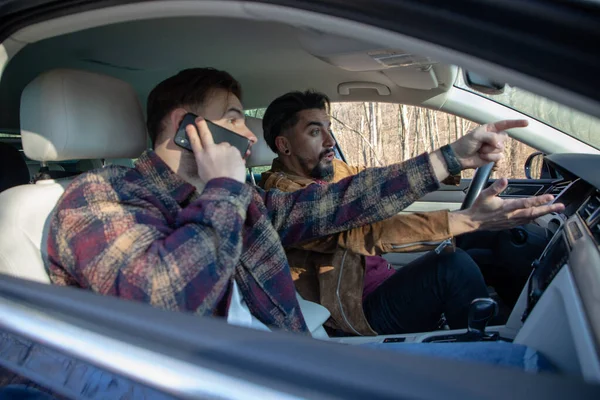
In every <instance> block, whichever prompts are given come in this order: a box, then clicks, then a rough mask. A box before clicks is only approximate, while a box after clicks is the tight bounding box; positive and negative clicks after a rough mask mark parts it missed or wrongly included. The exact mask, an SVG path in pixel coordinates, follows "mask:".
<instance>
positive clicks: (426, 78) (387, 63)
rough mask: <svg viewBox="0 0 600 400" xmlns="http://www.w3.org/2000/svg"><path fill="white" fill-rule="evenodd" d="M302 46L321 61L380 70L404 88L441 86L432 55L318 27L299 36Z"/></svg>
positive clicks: (342, 67) (365, 70)
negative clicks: (361, 39) (320, 30)
mask: <svg viewBox="0 0 600 400" xmlns="http://www.w3.org/2000/svg"><path fill="white" fill-rule="evenodd" d="M298 39H299V41H300V43H301V44H302V47H303V48H304V49H305V50H306V51H308V52H309V53H310V54H312V55H313V56H315V57H317V58H319V59H320V60H322V61H324V62H326V63H328V64H331V65H334V66H336V67H338V68H341V69H344V70H347V71H353V72H367V71H380V72H382V73H383V74H385V75H386V76H387V77H388V78H389V79H390V80H391V81H393V82H394V83H395V84H397V85H398V86H401V87H405V88H410V89H420V90H431V89H435V88H437V87H438V86H439V82H438V77H437V76H436V70H435V69H434V68H433V66H434V65H435V64H437V62H436V61H435V60H432V59H431V58H429V57H424V56H420V55H416V54H411V53H409V52H406V51H404V50H401V49H381V48H377V45H375V44H373V43H367V42H361V41H358V40H354V39H350V38H345V37H341V36H336V35H330V34H325V33H322V32H319V31H314V30H304V31H302V33H301V34H300V35H299V37H298Z"/></svg>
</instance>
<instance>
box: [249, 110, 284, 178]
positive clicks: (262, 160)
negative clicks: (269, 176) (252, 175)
mask: <svg viewBox="0 0 600 400" xmlns="http://www.w3.org/2000/svg"><path fill="white" fill-rule="evenodd" d="M246 126H247V127H248V129H250V130H251V131H252V133H254V134H255V135H256V137H257V138H258V142H256V143H255V144H254V145H253V146H252V154H250V157H248V159H247V160H246V166H247V167H248V168H253V167H262V166H265V165H269V166H270V165H271V163H272V162H273V159H275V158H277V154H275V153H273V151H272V150H271V148H270V147H269V145H268V144H267V142H266V140H265V137H264V135H263V128H262V119H260V118H254V117H246Z"/></svg>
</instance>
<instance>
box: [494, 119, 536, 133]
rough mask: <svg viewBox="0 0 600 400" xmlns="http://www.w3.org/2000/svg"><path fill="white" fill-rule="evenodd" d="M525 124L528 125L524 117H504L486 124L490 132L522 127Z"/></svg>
mask: <svg viewBox="0 0 600 400" xmlns="http://www.w3.org/2000/svg"><path fill="white" fill-rule="evenodd" d="M527 125H529V121H527V120H526V119H505V120H503V121H497V122H492V123H491V124H488V130H490V131H492V132H502V131H505V130H507V129H512V128H524V127H526V126H527Z"/></svg>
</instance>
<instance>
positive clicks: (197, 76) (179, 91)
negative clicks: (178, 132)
mask: <svg viewBox="0 0 600 400" xmlns="http://www.w3.org/2000/svg"><path fill="white" fill-rule="evenodd" d="M213 89H225V90H227V91H229V92H230V93H233V94H234V95H236V96H237V97H238V98H239V99H240V100H241V99H242V87H241V85H240V84H239V82H238V81H236V80H235V79H234V78H233V77H232V76H231V75H229V74H228V73H227V72H225V71H219V70H217V69H214V68H190V69H184V70H183V71H180V72H179V73H178V74H177V75H174V76H172V77H170V78H167V79H165V80H164V81H162V82H161V83H159V84H158V85H156V87H155V88H154V89H152V91H151V92H150V94H149V95H148V102H147V105H146V111H147V124H146V125H147V127H148V135H150V140H151V141H152V147H154V144H155V142H156V138H157V136H158V134H159V133H160V132H161V130H162V124H163V119H164V118H165V117H166V116H167V115H168V114H169V113H170V112H171V111H173V110H174V109H176V108H178V107H182V106H201V105H202V104H204V101H205V100H206V96H207V95H209V94H210V91H211V90H213Z"/></svg>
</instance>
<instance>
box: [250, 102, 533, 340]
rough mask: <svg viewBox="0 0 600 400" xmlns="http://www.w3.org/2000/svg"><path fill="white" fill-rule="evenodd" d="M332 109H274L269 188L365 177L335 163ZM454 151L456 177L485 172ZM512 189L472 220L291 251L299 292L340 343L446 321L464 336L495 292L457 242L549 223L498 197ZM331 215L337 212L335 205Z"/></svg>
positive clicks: (400, 218) (356, 235)
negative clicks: (478, 305) (396, 261)
mask: <svg viewBox="0 0 600 400" xmlns="http://www.w3.org/2000/svg"><path fill="white" fill-rule="evenodd" d="M329 108H330V102H329V99H328V98H327V96H326V95H324V94H321V93H317V92H312V91H307V92H291V93H287V94H285V95H283V96H281V97H279V98H277V99H276V100H274V101H273V102H272V103H271V104H270V105H269V107H268V108H267V110H266V113H265V116H264V118H263V131H264V137H265V140H266V142H267V144H268V145H269V147H270V148H271V149H272V150H273V151H274V152H275V153H277V155H278V157H277V158H276V159H275V160H274V161H273V164H272V167H271V170H269V171H267V172H265V173H263V175H262V179H261V181H260V186H262V187H263V188H264V189H265V190H274V189H278V190H281V191H285V192H291V191H295V190H299V189H302V188H305V187H307V186H308V185H314V184H316V185H327V184H329V183H333V182H338V181H340V180H342V179H344V178H347V177H349V176H353V175H355V174H357V173H358V172H359V171H361V169H362V168H359V167H354V166H350V165H347V164H346V163H344V162H343V161H341V160H339V159H336V158H335V152H334V147H335V140H334V138H333V135H332V133H331V131H330V127H331V120H330V116H329ZM526 125H527V121H522V120H520V121H500V122H496V123H494V124H487V125H483V126H481V127H479V128H477V129H475V130H474V131H472V132H471V133H470V135H471V136H477V135H485V134H489V132H494V133H498V132H500V133H502V131H504V130H505V129H510V128H516V127H523V126H526ZM468 136H469V135H467V136H466V137H468ZM498 137H506V134H501V135H499V136H498ZM459 140H460V139H459ZM464 140H467V139H464ZM456 143H457V142H456ZM444 147H445V148H446V149H444V148H442V150H445V151H442V152H441V153H442V154H443V156H444V162H446V163H447V165H448V167H450V166H451V164H454V166H455V168H453V169H454V170H456V166H457V165H459V166H460V167H459V168H458V169H459V170H460V169H468V168H474V167H475V166H476V165H472V163H471V162H470V161H469V160H466V159H463V158H462V157H461V155H460V154H456V152H455V151H454V148H460V147H461V146H456V144H455V143H453V144H451V145H447V146H444ZM503 149H504V147H503V142H502V141H498V143H496V145H495V146H487V148H482V150H481V153H482V157H485V153H489V154H498V153H501V152H502V151H503ZM449 169H450V168H449ZM454 173H455V175H453V176H451V177H450V178H449V179H451V181H453V182H452V183H456V182H457V181H459V180H460V174H459V173H456V171H455V172H454ZM445 183H446V182H445ZM506 184H507V181H506V179H500V180H498V181H497V182H496V183H495V184H494V185H492V186H491V187H490V188H488V189H487V190H485V191H483V192H482V193H481V195H480V197H479V198H478V199H477V201H476V202H475V204H474V206H473V207H472V208H470V209H469V210H465V211H457V212H448V211H445V210H442V211H435V212H428V213H414V214H410V215H397V216H395V217H392V218H389V219H387V220H384V221H381V222H379V223H375V224H371V225H367V226H364V227H361V228H357V229H353V230H350V231H346V232H343V233H341V234H337V235H334V236H330V237H324V238H321V239H319V240H316V241H311V242H309V243H298V244H296V245H294V246H288V247H287V248H286V254H287V257H288V261H289V265H290V268H291V270H292V276H293V278H294V282H295V284H296V289H297V290H298V292H299V293H300V294H301V295H302V297H304V298H305V299H306V300H309V301H314V302H317V303H320V304H322V305H323V306H325V307H326V308H327V309H328V310H329V311H330V312H331V318H330V319H329V320H328V321H327V323H326V327H328V328H329V329H330V333H333V334H336V333H342V332H343V334H350V335H376V334H380V335H382V334H398V333H408V332H425V331H431V330H435V329H436V328H437V327H438V324H439V322H440V317H441V316H442V314H443V315H444V316H445V318H446V321H447V323H448V324H449V326H450V328H452V329H458V328H464V327H466V325H467V314H468V308H469V304H470V303H471V301H472V300H474V299H475V298H479V297H488V291H487V287H486V284H485V282H484V279H483V276H482V274H481V272H480V270H479V268H478V266H477V264H476V263H475V262H474V261H473V260H472V259H471V258H470V257H469V255H467V254H466V253H465V252H463V251H462V250H460V249H457V248H455V247H454V245H453V238H454V237H455V236H457V235H460V234H463V233H467V232H472V231H476V230H486V229H487V230H497V229H507V228H510V227H513V226H518V225H521V224H523V223H524V222H527V221H528V220H530V219H533V218H535V217H537V216H539V211H538V210H537V209H536V212H532V211H534V210H533V209H532V207H531V203H527V202H526V201H524V200H508V201H507V200H502V199H500V198H498V197H496V196H497V195H498V194H499V193H500V192H502V190H504V188H505V187H506ZM534 208H535V207H534ZM331 212H332V213H335V212H336V207H335V205H334V204H332V205H331ZM424 250H432V251H430V252H429V253H428V254H427V255H425V256H423V257H421V258H419V259H418V260H416V261H414V262H412V263H411V264H409V265H407V266H405V267H402V268H401V269H400V270H399V271H395V270H394V269H393V268H392V267H391V266H390V265H389V264H388V263H387V261H386V260H385V259H384V258H382V257H381V254H383V253H389V252H407V251H424ZM340 331H341V332H340Z"/></svg>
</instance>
